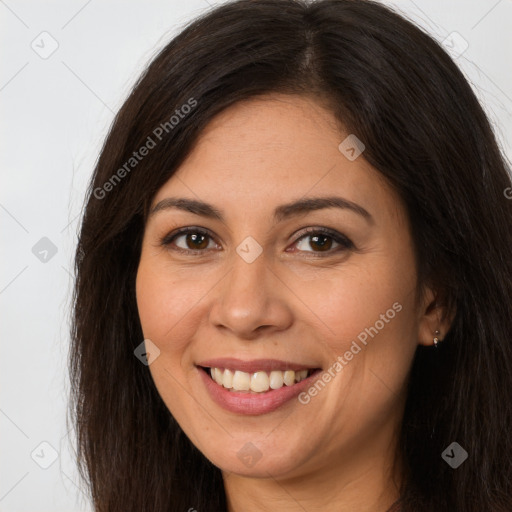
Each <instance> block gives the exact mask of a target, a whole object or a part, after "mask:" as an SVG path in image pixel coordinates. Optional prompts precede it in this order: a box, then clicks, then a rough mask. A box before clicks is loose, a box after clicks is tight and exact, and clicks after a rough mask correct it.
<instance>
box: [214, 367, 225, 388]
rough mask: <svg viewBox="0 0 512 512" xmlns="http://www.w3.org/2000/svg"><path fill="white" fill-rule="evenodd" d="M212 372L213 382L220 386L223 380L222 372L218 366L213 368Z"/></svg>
mask: <svg viewBox="0 0 512 512" xmlns="http://www.w3.org/2000/svg"><path fill="white" fill-rule="evenodd" d="M214 372H215V373H214V374H213V378H214V379H215V382H216V383H217V384H219V385H220V386H222V384H223V382H224V372H223V371H222V370H221V369H220V368H214Z"/></svg>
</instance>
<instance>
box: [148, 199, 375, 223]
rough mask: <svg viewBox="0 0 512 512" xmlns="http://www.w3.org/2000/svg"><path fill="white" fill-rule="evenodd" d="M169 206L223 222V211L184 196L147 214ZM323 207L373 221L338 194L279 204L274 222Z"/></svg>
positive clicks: (362, 210)
mask: <svg viewBox="0 0 512 512" xmlns="http://www.w3.org/2000/svg"><path fill="white" fill-rule="evenodd" d="M171 208H176V209H179V210H183V211H187V212H190V213H193V214H195V215H200V216H202V217H207V218H211V219H215V220H220V221H221V222H224V213H223V211H222V210H220V209H218V208H216V207H215V206H213V205H211V204H209V203H206V202H204V201H199V200H197V199H190V198H186V197H167V198H165V199H162V200H161V201H159V202H158V203H157V204H156V205H155V206H154V207H153V208H152V209H151V211H150V213H149V216H150V217H151V216H152V215H154V214H155V213H157V212H159V211H163V210H168V209H171ZM324 208H340V209H345V210H349V211H351V212H354V213H356V214H358V215H360V216H361V217H363V218H364V219H365V220H366V221H367V222H368V223H369V224H373V222H374V219H373V217H372V215H371V214H370V213H369V212H368V210H366V209H365V208H363V207H362V206H361V205H359V204H357V203H354V202H353V201H349V200H348V199H344V198H343V197H338V196H327V197H309V198H302V199H299V200H297V201H293V202H291V203H287V204H283V205H280V206H278V207H276V209H275V210H274V222H281V221H283V220H285V219H288V218H290V217H292V216H296V215H304V214H307V213H309V212H311V211H314V210H322V209H324Z"/></svg>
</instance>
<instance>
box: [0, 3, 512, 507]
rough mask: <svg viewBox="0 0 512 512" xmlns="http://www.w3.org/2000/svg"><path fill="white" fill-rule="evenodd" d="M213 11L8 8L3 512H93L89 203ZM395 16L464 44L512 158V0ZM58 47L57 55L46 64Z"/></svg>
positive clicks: (409, 10)
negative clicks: (71, 417)
mask: <svg viewBox="0 0 512 512" xmlns="http://www.w3.org/2000/svg"><path fill="white" fill-rule="evenodd" d="M215 3H220V2H213V1H212V0H209V1H205V0H187V2H186V3H185V2H182V1H179V0H165V1H164V0H152V1H151V2H143V1H142V0H130V1H126V0H125V1H121V0H115V1H114V0H110V1H103V2H100V1H99V0H89V1H85V0H73V1H70V0H66V1H64V0H60V1H47V2H37V1H36V0H26V1H22V0H18V1H16V0H0V59H1V60H0V62H1V63H2V64H1V70H2V72H1V74H0V105H1V109H2V110H1V125H0V126H1V134H0V144H1V146H0V170H1V173H2V187H1V189H0V223H1V231H0V233H1V235H0V236H1V268H0V307H1V311H2V313H1V314H2V316H1V319H2V321H1V324H0V329H1V343H2V356H1V360H0V384H1V387H0V389H1V404H0V450H1V452H0V453H1V459H0V460H1V467H0V511H3V512H28V511H30V512H60V511H66V512H70V511H78V510H81V511H82V510H87V511H90V510H92V509H91V506H90V504H89V503H88V501H87V499H86V498H85V497H84V495H83V494H82V493H81V491H80V490H79V489H78V487H77V482H78V478H77V471H76V467H75V464H74V462H73V456H72V454H71V453H72V452H71V451H70V449H69V443H70V436H69V433H68V430H67V425H66V403H67V393H68V388H69V386H68V382H67V369H66V357H67V350H68V343H69V337H68V321H69V305H70V290H71V283H72V254H73V248H74V245H75V242H76V230H77V226H78V217H79V214H80V211H81V206H82V201H83V195H84V192H85V187H86V184H87V181H88V179H89V177H90V175H91V172H92V169H93V167H94V163H95V160H96V158H97V155H98V153H99V150H100V148H101V144H102V141H103V139H104V137H105V135H106V133H107V130H108V127H109V125H110V123H111V121H112V119H113V115H114V112H116V111H117V109H118V108H119V107H120V105H121V104H122V102H123V100H124V98H125V97H126V96H127V94H128V92H129V91H130V87H131V86H132V85H133V83H134V81H135V79H136V78H137V76H138V74H139V72H140V71H141V70H142V68H143V66H144V65H145V64H146V63H147V62H148V61H149V60H150V58H151V57H152V56H153V55H154V54H155V52H156V51H157V49H159V48H161V47H162V46H163V45H164V44H165V43H166V42H167V41H168V40H169V39H170V38H171V36H172V35H174V34H175V33H176V31H177V30H178V29H179V27H180V26H181V25H182V24H183V23H185V22H186V21H188V20H190V19H192V18H193V17H195V16H197V15H198V14H200V13H203V12H204V11H206V10H207V9H209V8H210V5H214V4H215ZM386 3H391V2H386ZM393 5H395V6H396V7H397V8H398V9H399V10H401V11H402V12H403V13H406V14H407V16H409V17H410V18H411V19H413V20H415V21H416V22H417V23H418V24H420V25H422V26H424V27H425V28H426V29H427V30H428V31H429V32H430V33H431V34H433V35H434V36H435V37H436V38H437V39H439V40H440V41H442V40H445V38H446V37H447V36H449V35H450V34H452V33H453V32H457V34H455V35H453V34H452V36H450V39H448V44H452V45H453V46H454V50H452V51H456V52H457V51H458V52H459V53H460V51H461V50H463V49H464V48H465V45H466V43H465V41H466V42H467V45H468V46H467V49H466V50H465V51H464V53H462V54H461V55H459V56H458V57H456V61H457V62H458V64H459V65H460V67H461V68H462V69H463V71H464V72H465V74H466V76H467V77H468V78H469V80H470V81H471V82H472V84H473V85H474V88H475V90H476V92H477V94H478V97H479V98H480V99H481V101H482V103H483V104H484V106H485V109H486V111H487V112H488V115H489V116H490V117H491V119H492V121H493V124H494V125H495V129H496V133H497V137H498V139H499V141H500V143H501V144H502V147H503V149H504V151H505V153H506V154H507V155H508V156H509V159H510V157H511V155H512V69H511V64H510V63H511V61H512V59H511V55H512V32H511V31H510V27H511V26H512V0H499V1H497V0H472V1H467V0H456V1H447V0H414V1H412V0H403V1H398V0H397V1H395V2H393ZM42 32H48V33H49V34H50V36H48V35H40V34H41V33H42ZM55 41H56V42H55ZM52 44H53V45H55V44H58V48H57V50H56V51H55V52H54V53H53V54H52V55H50V56H47V55H46V54H45V52H49V51H50V50H51V49H52ZM31 45H32V46H34V48H35V49H36V50H37V52H39V53H37V52H36V51H35V50H34V49H33V48H32V46H31ZM41 55H42V56H41ZM454 55H456V54H454ZM42 57H47V58H42ZM454 101H456V98H454ZM43 237H47V238H48V239H49V240H51V242H52V244H54V246H55V248H56V249H57V253H56V254H55V255H53V256H52V253H51V251H50V252H48V253H47V254H46V253H45V252H44V250H45V246H44V243H45V242H41V243H42V244H43V246H41V247H40V248H39V249H37V250H35V252H36V254H34V253H33V251H32V248H33V247H34V246H35V245H36V244H37V243H38V242H39V241H40V239H41V238H43ZM37 247H39V246H36V248H37ZM41 258H42V259H43V260H44V259H45V258H46V261H41ZM43 442H44V443H49V445H51V446H49V445H48V444H43V445H41V443H43ZM31 454H32V456H31ZM54 457H55V462H53V464H51V465H50V466H49V467H48V468H47V469H43V468H42V467H41V466H40V465H46V464H49V463H51V462H52V460H53V458H54Z"/></svg>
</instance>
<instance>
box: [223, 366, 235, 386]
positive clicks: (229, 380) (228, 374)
mask: <svg viewBox="0 0 512 512" xmlns="http://www.w3.org/2000/svg"><path fill="white" fill-rule="evenodd" d="M221 386H224V387H225V388H228V389H231V388H232V387H233V372H232V371H231V370H224V377H223V382H222V384H221Z"/></svg>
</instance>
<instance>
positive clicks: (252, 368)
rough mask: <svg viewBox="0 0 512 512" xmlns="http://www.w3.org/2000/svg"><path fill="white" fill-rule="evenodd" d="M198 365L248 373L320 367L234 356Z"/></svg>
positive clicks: (210, 360) (209, 360)
mask: <svg viewBox="0 0 512 512" xmlns="http://www.w3.org/2000/svg"><path fill="white" fill-rule="evenodd" d="M197 366H203V367H206V368H228V369H230V370H240V371H242V372H247V373H255V372H257V371H265V372H271V371H272V370H281V371H286V370H294V371H300V370H310V369H313V368H319V366H317V365H314V364H300V363H294V362H293V361H281V360H278V359H252V360H250V361H244V360H242V359H236V358H234V357H223V358H219V359H208V360H207V361H201V362H200V363H197Z"/></svg>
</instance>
